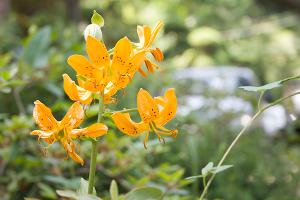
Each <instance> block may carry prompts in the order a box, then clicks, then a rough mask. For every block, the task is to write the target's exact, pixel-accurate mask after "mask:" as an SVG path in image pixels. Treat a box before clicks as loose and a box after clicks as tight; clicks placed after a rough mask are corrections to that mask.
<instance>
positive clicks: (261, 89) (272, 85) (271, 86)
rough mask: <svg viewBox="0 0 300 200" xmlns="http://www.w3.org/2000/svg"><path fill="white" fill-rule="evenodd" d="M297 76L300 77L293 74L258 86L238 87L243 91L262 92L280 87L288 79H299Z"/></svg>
mask: <svg viewBox="0 0 300 200" xmlns="http://www.w3.org/2000/svg"><path fill="white" fill-rule="evenodd" d="M299 78H300V76H293V77H288V78H285V79H282V80H279V81H275V82H272V83H268V84H266V85H263V86H259V87H255V86H241V87H239V88H240V89H243V90H245V91H248V92H264V91H267V90H272V89H274V88H278V87H282V85H283V84H284V83H286V82H288V81H291V80H295V79H299Z"/></svg>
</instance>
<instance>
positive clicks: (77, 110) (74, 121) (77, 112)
mask: <svg viewBox="0 0 300 200" xmlns="http://www.w3.org/2000/svg"><path fill="white" fill-rule="evenodd" d="M83 119H84V110H83V108H82V106H81V105H80V103H79V101H77V102H75V103H73V105H72V106H71V107H70V108H69V110H68V112H67V114H66V115H65V117H64V118H63V119H62V120H61V122H60V123H61V125H62V126H64V127H65V128H67V129H73V128H77V127H78V126H79V125H80V124H81V122H82V121H83Z"/></svg>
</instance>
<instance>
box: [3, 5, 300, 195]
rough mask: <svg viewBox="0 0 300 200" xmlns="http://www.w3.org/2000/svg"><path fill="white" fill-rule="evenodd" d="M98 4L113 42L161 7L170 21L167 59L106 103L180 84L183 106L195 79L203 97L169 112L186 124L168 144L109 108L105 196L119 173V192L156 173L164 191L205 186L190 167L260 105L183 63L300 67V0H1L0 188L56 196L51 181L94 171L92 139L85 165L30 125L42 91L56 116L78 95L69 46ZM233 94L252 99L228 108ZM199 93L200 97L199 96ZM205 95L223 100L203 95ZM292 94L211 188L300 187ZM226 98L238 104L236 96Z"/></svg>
mask: <svg viewBox="0 0 300 200" xmlns="http://www.w3.org/2000/svg"><path fill="white" fill-rule="evenodd" d="M94 9H95V10H97V11H98V12H99V13H101V14H102V16H103V17H104V19H105V26H104V28H103V29H102V31H103V38H104V41H105V43H106V45H107V46H108V47H109V48H112V47H113V45H114V44H115V42H116V41H117V40H118V39H120V38H121V37H123V36H125V35H126V36H128V37H129V38H130V39H132V40H134V41H137V34H136V25H137V24H148V25H150V26H152V27H153V26H154V25H155V23H156V21H157V20H160V19H161V20H163V21H164V23H165V26H164V30H163V31H162V32H161V33H160V34H159V36H158V38H157V40H156V42H155V46H158V47H160V48H161V49H162V50H163V52H164V54H165V60H164V62H162V63H161V64H160V65H161V70H160V71H159V72H157V73H156V74H154V75H152V74H151V75H149V76H148V77H147V78H144V77H142V76H141V75H140V74H137V75H136V76H135V78H134V81H133V83H132V84H131V85H130V86H129V87H128V88H127V89H126V91H125V95H122V94H119V101H118V104H117V105H110V106H109V108H110V109H122V108H124V107H126V108H130V107H135V104H136V93H137V91H138V89H139V88H140V87H144V88H147V89H148V90H150V91H151V92H152V94H156V95H160V94H162V91H163V90H164V89H166V88H168V87H176V88H177V95H178V98H179V102H180V104H179V110H180V107H181V105H182V106H186V103H187V102H186V101H187V100H186V98H183V97H190V96H191V94H188V91H189V90H192V91H191V93H193V94H192V95H194V93H195V94H196V95H198V97H201V98H202V97H205V99H206V100H205V101H204V105H203V106H199V107H198V108H197V109H195V110H193V111H190V110H189V111H188V112H185V114H183V111H180V112H179V114H178V116H177V118H176V119H174V120H173V122H172V123H171V124H170V127H176V128H177V129H178V130H179V135H178V137H177V139H175V140H174V139H168V140H167V142H166V144H160V143H159V142H158V141H157V139H156V138H155V137H154V136H153V137H151V141H150V142H149V148H148V150H145V149H144V148H143V145H142V141H143V139H144V138H143V136H141V137H138V138H129V137H127V136H124V135H122V134H121V133H120V132H118V131H117V130H116V129H115V128H114V127H113V123H112V122H111V121H110V120H109V119H107V120H106V123H107V124H108V125H109V126H110V132H109V134H108V135H107V136H105V137H103V138H101V142H100V143H101V144H100V145H99V157H98V164H97V170H98V173H97V177H96V189H97V192H98V195H99V196H101V197H102V198H104V199H109V198H108V196H109V195H108V193H109V192H108V189H109V184H110V182H111V180H112V179H115V180H116V181H117V183H118V185H119V189H120V192H121V193H126V192H128V191H129V190H131V189H132V188H134V187H137V186H143V185H150V186H156V187H159V188H161V189H162V190H163V191H164V193H165V197H164V199H167V200H185V199H186V200H193V199H196V197H197V196H199V194H200V192H201V191H202V189H203V188H202V184H201V180H196V181H188V180H185V177H188V176H193V175H197V174H200V173H201V168H202V167H204V166H205V165H206V164H207V163H208V162H209V161H212V162H215V163H217V162H218V160H219V159H220V157H221V155H222V153H223V152H224V150H225V148H226V147H227V146H228V145H229V144H230V142H231V141H232V139H233V138H234V136H235V133H237V132H238V130H239V129H240V128H241V125H242V124H243V121H245V120H246V119H247V116H248V117H249V115H251V114H252V113H253V112H254V111H255V99H256V96H255V95H251V94H249V93H245V92H242V91H239V90H235V91H234V92H233V93H231V92H228V93H230V94H227V92H226V91H223V92H220V91H218V90H215V89H212V88H211V87H210V86H209V85H210V84H209V83H208V86H207V88H206V90H205V91H204V90H203V91H202V90H201V91H200V89H199V88H200V87H204V88H205V87H206V86H205V85H202V86H201V80H200V81H198V82H197V81H191V80H190V79H189V78H187V79H183V81H178V80H179V79H180V80H181V78H182V77H181V75H182V74H183V72H182V71H178V70H182V69H186V70H184V71H185V73H188V71H189V69H190V68H191V67H194V68H196V70H198V71H199V73H200V74H204V75H205V73H207V72H205V69H208V68H209V70H218V69H222V66H240V67H241V69H247V70H249V71H250V72H251V73H252V72H253V74H255V78H254V79H255V81H250V82H249V81H246V83H250V84H258V85H259V84H264V83H267V82H272V81H274V80H277V79H281V78H285V77H287V76H291V75H296V74H299V73H300V68H299V64H300V56H299V52H300V50H299V46H300V45H299V44H300V38H299V36H300V23H299V20H300V15H299V14H300V3H299V1H297V0H273V1H268V0H214V1H211V0H164V1H161V0H153V1H146V0H101V1H93V0H84V1H83V0H82V1H80V0H64V1H58V0H43V1H38V0H22V1H18V0H0V41H1V42H0V195H1V199H4V200H8V199H14V200H15V199H24V197H35V198H39V199H58V198H59V197H58V196H57V194H56V192H55V190H57V189H76V187H78V184H79V179H80V177H84V178H86V179H87V177H88V170H89V169H88V166H89V152H90V143H89V142H86V141H81V142H80V155H81V156H82V157H83V158H84V159H85V161H86V164H85V166H84V167H81V166H80V165H78V164H76V163H75V162H73V161H72V160H65V159H64V158H65V157H66V154H65V152H64V150H63V149H62V148H61V147H60V146H59V144H54V145H52V146H51V147H49V148H47V147H45V145H44V144H42V143H40V144H39V143H38V142H37V141H36V138H35V137H33V136H30V135H29V133H30V131H31V130H33V129H35V128H36V127H35V125H34V122H33V119H32V109H33V101H34V100H36V99H39V100H41V101H42V102H44V103H45V104H46V105H48V106H49V107H51V108H52V109H53V112H54V115H55V116H56V117H57V119H60V118H61V117H62V116H63V115H64V113H65V112H66V110H67V109H68V107H69V106H70V105H71V103H72V102H71V101H70V100H69V99H68V97H67V96H66V95H65V94H64V91H63V87H62V74H63V73H68V74H70V75H71V76H73V77H74V76H75V73H74V71H73V70H72V69H71V68H70V67H69V66H68V65H67V63H66V58H67V57H68V56H69V55H71V54H74V53H79V54H81V53H82V54H84V53H85V42H84V38H83V36H82V33H83V30H84V28H85V26H86V25H87V24H89V20H90V17H91V14H92V10H94ZM238 69H240V68H238ZM202 70H204V71H202ZM176 71H177V72H176ZM202 72H203V73H202ZM224 73H226V72H224ZM240 73H242V72H240ZM175 74H176V75H175ZM229 75H230V74H229ZM238 75H239V72H238ZM208 78H210V79H212V80H213V77H209V76H208ZM232 79H234V80H235V78H232ZM196 80H197V77H196ZM222 83H223V82H222V78H221V84H222ZM197 84H198V85H197ZM224 84H225V82H224ZM238 86H239V85H236V87H238ZM298 86H299V83H297V82H295V83H293V85H290V86H288V87H287V88H286V89H277V90H275V91H274V92H272V93H268V94H267V95H266V98H265V99H264V102H268V101H272V100H274V99H276V98H278V97H280V96H282V95H283V94H286V93H288V92H290V91H291V90H292V89H293V88H297V87H298ZM191 88H193V89H191ZM198 89H199V91H198ZM195 90H196V91H195ZM198 97H197V98H198ZM227 97H234V98H235V99H238V101H240V100H241V101H242V102H243V103H245V102H246V103H248V104H245V105H250V107H249V109H248V112H246V113H244V110H243V109H241V110H239V109H237V110H235V111H233V110H234V109H227V110H225V111H224V110H222V109H220V108H219V107H220V106H218V105H219V104H220V102H223V101H222V100H224V99H226V98H227ZM197 98H196V104H197V102H198V103H199V101H200V100H199V98H198V100H197ZM201 98H200V99H201ZM202 99H203V98H202ZM207 99H213V100H214V101H215V104H213V105H209V106H207V102H208V101H207ZM296 100H297V99H296ZM296 100H295V101H288V102H287V103H286V104H285V105H283V106H284V114H285V115H284V116H283V117H282V118H279V122H282V121H284V122H286V123H284V124H283V126H281V127H280V128H278V129H276V130H275V131H272V133H271V134H267V133H266V132H267V131H266V130H267V129H265V128H264V126H263V125H261V124H263V123H261V122H263V120H259V121H258V122H257V123H256V124H255V126H254V128H252V129H251V131H249V133H248V134H246V135H245V136H244V137H243V138H242V139H241V141H240V143H239V144H238V145H237V146H236V148H234V151H233V152H232V154H231V155H230V157H229V159H228V160H227V161H226V164H233V165H234V167H233V168H231V169H229V170H227V171H225V172H224V173H222V174H220V175H217V177H216V179H215V181H214V183H213V184H212V187H211V188H210V191H209V193H208V199H241V200H254V199H266V200H294V199H300V171H299V170H300V132H299V130H300V127H299V120H298V119H297V112H296V111H297V109H296V108H297V106H296V105H295V102H296V103H297V101H296ZM298 102H299V99H298ZM223 104H225V107H226V106H227V105H228V106H229V107H230V106H231V107H233V108H236V107H237V105H236V104H235V103H233V102H232V101H228V102H227V103H226V101H225V103H224V102H223ZM243 105H244V104H242V107H243ZM280 109H283V107H281V108H280ZM213 113H215V114H213ZM273 113H275V111H274V112H273ZM271 114H272V112H271ZM290 114H293V120H291V119H290V118H289V116H290ZM87 115H88V116H89V119H88V120H86V122H85V124H90V123H91V122H92V121H95V119H96V110H95V109H94V106H91V108H90V109H89V110H88V111H87ZM212 115H213V117H211V116H212ZM271 118H272V117H271ZM268 119H269V118H266V121H267V122H272V121H270V120H268ZM233 121H237V122H238V123H232V122H233ZM270 126H271V127H273V126H275V122H274V123H273V124H272V123H271V125H270ZM270 135H271V136H270Z"/></svg>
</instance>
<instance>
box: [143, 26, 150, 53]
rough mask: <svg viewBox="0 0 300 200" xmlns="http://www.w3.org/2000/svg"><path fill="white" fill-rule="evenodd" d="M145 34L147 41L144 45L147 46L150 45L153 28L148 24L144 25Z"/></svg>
mask: <svg viewBox="0 0 300 200" xmlns="http://www.w3.org/2000/svg"><path fill="white" fill-rule="evenodd" d="M143 34H144V41H145V42H144V45H143V47H144V48H147V47H148V46H149V45H148V44H149V41H150V38H151V28H150V27H149V26H147V25H144V26H143Z"/></svg>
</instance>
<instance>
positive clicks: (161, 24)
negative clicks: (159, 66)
mask: <svg viewBox="0 0 300 200" xmlns="http://www.w3.org/2000/svg"><path fill="white" fill-rule="evenodd" d="M163 25H164V23H163V22H162V21H158V22H157V24H156V25H155V27H154V29H153V31H152V32H151V37H150V39H149V41H148V43H147V47H150V46H151V45H152V43H153V41H154V40H155V38H156V36H157V34H158V32H159V31H160V29H161V28H162V27H163Z"/></svg>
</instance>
